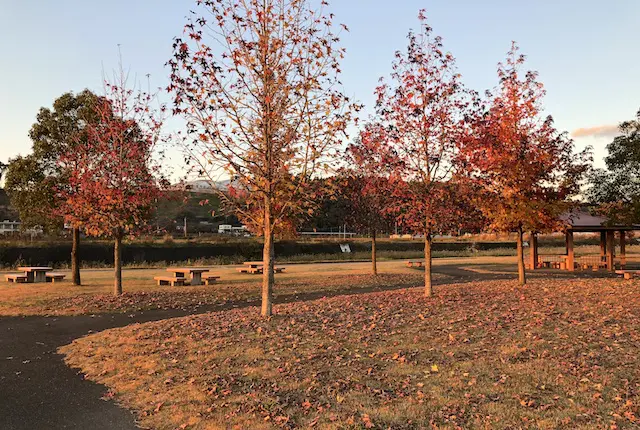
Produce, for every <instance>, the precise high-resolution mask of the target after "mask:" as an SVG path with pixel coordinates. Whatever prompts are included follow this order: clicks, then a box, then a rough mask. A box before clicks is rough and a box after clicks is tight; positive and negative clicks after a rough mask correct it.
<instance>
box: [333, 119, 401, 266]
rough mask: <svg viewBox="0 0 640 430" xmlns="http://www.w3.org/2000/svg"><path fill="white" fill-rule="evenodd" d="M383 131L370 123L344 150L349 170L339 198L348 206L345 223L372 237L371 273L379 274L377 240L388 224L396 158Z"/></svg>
mask: <svg viewBox="0 0 640 430" xmlns="http://www.w3.org/2000/svg"><path fill="white" fill-rule="evenodd" d="M388 138H389V137H388V134H387V132H386V130H385V129H384V128H383V127H382V126H381V125H380V124H376V123H369V124H366V125H365V126H364V128H363V129H362V130H361V131H360V135H359V136H358V138H357V139H356V141H355V142H354V143H353V144H351V145H349V147H348V148H347V153H346V159H347V162H348V166H349V167H348V169H346V170H345V171H344V172H343V177H344V179H343V185H342V186H343V187H344V188H343V189H342V191H341V193H342V195H343V196H345V197H346V201H347V202H348V206H349V208H348V211H347V219H346V221H347V222H348V223H349V224H350V225H353V226H354V227H356V228H358V229H360V230H364V231H366V232H368V233H369V234H370V235H371V270H372V272H373V274H374V275H377V274H378V265H377V253H376V237H377V234H378V233H379V232H380V231H382V230H388V229H389V225H390V224H392V221H391V218H392V217H391V216H390V214H391V211H390V207H391V206H392V204H393V203H392V199H391V194H392V190H393V185H392V174H393V172H394V171H395V170H397V165H398V163H399V160H398V157H397V156H396V154H395V153H394V152H393V150H392V149H391V147H390V145H389V141H388Z"/></svg>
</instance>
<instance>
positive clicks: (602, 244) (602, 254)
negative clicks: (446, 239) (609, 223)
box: [600, 231, 607, 262]
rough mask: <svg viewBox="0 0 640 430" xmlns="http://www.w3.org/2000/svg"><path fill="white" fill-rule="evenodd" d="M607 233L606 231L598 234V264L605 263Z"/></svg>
mask: <svg viewBox="0 0 640 430" xmlns="http://www.w3.org/2000/svg"><path fill="white" fill-rule="evenodd" d="M606 237H607V232H606V231H601V232H600V262H603V261H606V255H607V240H606Z"/></svg>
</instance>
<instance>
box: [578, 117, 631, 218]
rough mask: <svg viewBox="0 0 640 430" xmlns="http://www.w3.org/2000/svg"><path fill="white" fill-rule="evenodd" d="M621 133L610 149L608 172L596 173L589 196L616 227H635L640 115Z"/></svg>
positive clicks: (591, 178)
mask: <svg viewBox="0 0 640 430" xmlns="http://www.w3.org/2000/svg"><path fill="white" fill-rule="evenodd" d="M619 130H620V134H619V135H618V136H616V137H615V138H614V139H613V142H611V143H610V144H609V145H607V151H608V155H607V156H606V157H605V163H606V166H607V169H606V170H604V169H596V170H594V171H593V173H592V174H591V175H590V178H589V183H590V185H591V186H590V188H589V189H588V191H587V193H586V195H587V199H588V200H589V201H590V202H591V203H594V204H596V205H599V211H600V212H601V213H602V214H604V215H606V216H607V217H608V218H609V220H610V221H611V222H612V223H616V224H634V223H639V222H640V111H638V113H637V115H636V119H634V120H631V121H625V122H623V123H622V124H620V127H619Z"/></svg>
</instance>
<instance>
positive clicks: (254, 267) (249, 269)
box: [237, 261, 284, 274]
mask: <svg viewBox="0 0 640 430" xmlns="http://www.w3.org/2000/svg"><path fill="white" fill-rule="evenodd" d="M242 264H243V265H244V266H245V267H239V268H238V269H237V270H238V272H240V273H252V274H257V273H262V272H263V270H264V262H262V261H245V262H244V263H242ZM273 272H274V273H282V272H284V267H276V266H275V262H274V267H273Z"/></svg>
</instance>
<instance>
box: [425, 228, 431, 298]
mask: <svg viewBox="0 0 640 430" xmlns="http://www.w3.org/2000/svg"><path fill="white" fill-rule="evenodd" d="M431 242H432V238H431V232H429V231H428V232H426V233H425V235H424V295H425V297H431V296H433V287H432V286H431Z"/></svg>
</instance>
